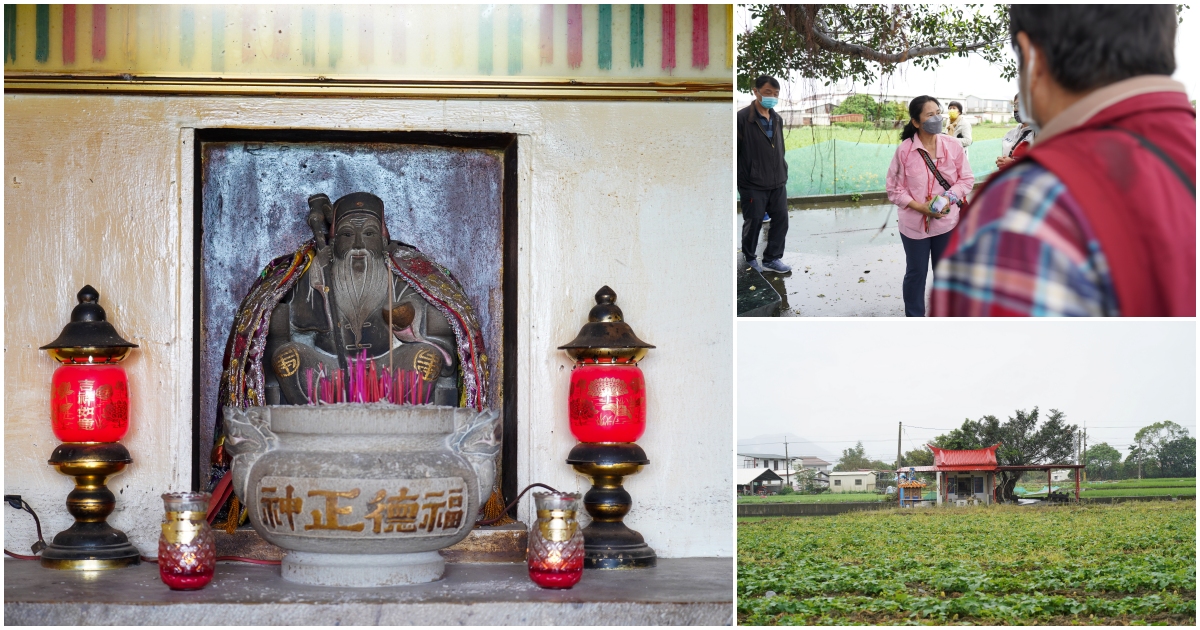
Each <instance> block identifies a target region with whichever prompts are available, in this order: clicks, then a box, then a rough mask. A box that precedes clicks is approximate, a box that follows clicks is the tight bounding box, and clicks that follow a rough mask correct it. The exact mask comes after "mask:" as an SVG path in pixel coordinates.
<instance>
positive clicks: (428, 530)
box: [258, 477, 467, 538]
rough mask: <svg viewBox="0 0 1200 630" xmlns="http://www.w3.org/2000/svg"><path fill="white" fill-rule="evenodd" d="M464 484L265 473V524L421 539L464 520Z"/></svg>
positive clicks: (261, 487)
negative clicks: (284, 475) (317, 477)
mask: <svg viewBox="0 0 1200 630" xmlns="http://www.w3.org/2000/svg"><path fill="white" fill-rule="evenodd" d="M465 487H466V484H465V482H464V481H463V480H462V479H461V478H458V477H449V478H435V479H410V480H404V481H399V482H381V481H380V480H378V479H312V478H301V477H286V478H284V477H263V478H262V479H261V480H260V481H259V482H258V497H259V499H258V505H259V510H260V512H261V514H260V516H261V520H262V523H263V527H265V528H267V529H270V530H272V531H279V532H288V533H293V534H296V535H299V536H303V535H305V534H306V533H311V534H310V535H320V536H330V535H333V536H338V537H342V538H371V537H378V536H395V537H412V538H415V537H421V536H437V535H442V534H456V533H458V531H459V530H461V529H462V527H463V525H464V524H466V523H467V519H465V518H464V515H463V510H464V509H466V506H465V505H464V503H463V491H464V489H465Z"/></svg>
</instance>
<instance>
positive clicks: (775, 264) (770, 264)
mask: <svg viewBox="0 0 1200 630" xmlns="http://www.w3.org/2000/svg"><path fill="white" fill-rule="evenodd" d="M762 266H763V269H766V270H767V271H774V272H775V273H787V272H789V271H791V270H792V268H791V267H789V266H787V265H785V264H784V263H783V261H782V260H778V259H776V260H764V261H763V264H762Z"/></svg>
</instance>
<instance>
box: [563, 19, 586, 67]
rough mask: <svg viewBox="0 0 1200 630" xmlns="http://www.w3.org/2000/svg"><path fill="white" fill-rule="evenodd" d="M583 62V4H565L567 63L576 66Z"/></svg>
mask: <svg viewBox="0 0 1200 630" xmlns="http://www.w3.org/2000/svg"><path fill="white" fill-rule="evenodd" d="M582 63H583V5H582V4H568V5H567V65H568V66H570V67H572V68H578V67H579V65H580V64H582Z"/></svg>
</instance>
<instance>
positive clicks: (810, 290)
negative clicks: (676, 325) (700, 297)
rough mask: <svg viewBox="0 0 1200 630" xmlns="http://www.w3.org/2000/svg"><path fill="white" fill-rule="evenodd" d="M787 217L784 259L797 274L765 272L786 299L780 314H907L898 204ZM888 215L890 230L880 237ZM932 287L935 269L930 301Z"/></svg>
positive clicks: (930, 281)
mask: <svg viewBox="0 0 1200 630" xmlns="http://www.w3.org/2000/svg"><path fill="white" fill-rule="evenodd" d="M788 216H789V221H790V224H789V227H788V236H787V247H786V249H785V253H784V256H783V261H784V262H785V263H787V264H789V265H791V266H792V269H793V271H792V273H790V274H787V275H784V276H780V275H777V274H773V273H767V274H766V278H767V281H768V282H770V283H771V285H772V286H773V287H775V290H776V291H779V295H780V296H782V297H783V308H782V310H781V311H780V315H781V316H784V317H796V316H816V317H903V316H904V300H903V298H902V297H901V293H900V287H901V282H902V281H903V279H904V247H903V245H901V244H900V233H899V232H898V231H897V230H896V212H895V207H894V206H892V205H891V204H877V203H871V204H863V205H857V204H849V205H848V206H846V207H836V208H822V209H815V210H809V209H805V210H791V211H790V212H789V214H788ZM885 217H887V222H888V227H887V228H886V229H884V231H883V232H882V233H880V232H879V226H881V225H883V222H884V218H885ZM766 225H767V226H769V225H770V224H769V223H768V224H766ZM766 230H767V227H764V228H763V233H762V235H761V236H760V238H759V250H758V256H759V259H760V260H761V259H762V250H763V249H764V248H766V242H767V235H766ZM876 234H878V236H876ZM872 237H874V239H872ZM739 240H740V238H739ZM932 287H933V272H932V271H930V272H929V279H928V280H927V281H926V289H925V290H926V300H928V297H929V296H928V294H929V290H930V289H931V288H932Z"/></svg>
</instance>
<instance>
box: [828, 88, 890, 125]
mask: <svg viewBox="0 0 1200 630" xmlns="http://www.w3.org/2000/svg"><path fill="white" fill-rule="evenodd" d="M832 113H833V115H835V116H838V115H841V114H862V115H863V120H864V121H866V122H881V121H893V120H908V106H907V105H905V104H904V103H900V102H897V101H876V100H875V99H874V98H873V97H872V96H871V95H870V94H855V95H854V96H851V97H849V98H847V99H846V100H844V101H842V102H841V104H840V105H838V106H837V107H835V108H833V112H832Z"/></svg>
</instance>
